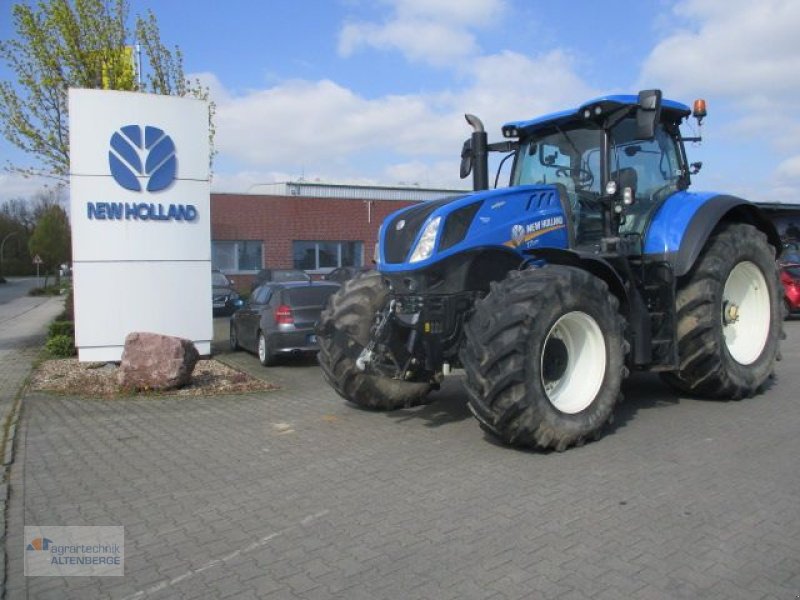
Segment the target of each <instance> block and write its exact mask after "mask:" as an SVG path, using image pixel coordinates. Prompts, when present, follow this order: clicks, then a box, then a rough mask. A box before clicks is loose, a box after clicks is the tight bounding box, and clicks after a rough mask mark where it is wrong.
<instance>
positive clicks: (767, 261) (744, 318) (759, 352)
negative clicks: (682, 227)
mask: <svg viewBox="0 0 800 600" xmlns="http://www.w3.org/2000/svg"><path fill="white" fill-rule="evenodd" d="M782 302H783V292H782V286H781V284H780V280H779V275H778V268H777V266H776V263H775V251H774V249H773V247H772V246H771V245H770V244H769V243H768V242H767V237H766V235H764V234H763V233H762V232H761V231H759V230H758V229H756V228H755V227H753V226H752V225H746V224H743V223H728V224H724V225H723V226H722V227H720V228H719V229H718V230H717V231H716V232H715V233H714V234H713V235H712V236H711V237H710V238H709V240H708V242H706V246H705V248H704V249H703V251H702V252H701V254H700V256H699V257H698V259H697V261H696V263H695V265H694V266H693V267H692V270H691V271H690V272H689V273H688V274H687V275H686V276H684V277H683V278H681V280H679V281H678V292H677V297H676V314H677V330H678V360H679V368H678V370H677V371H675V372H671V373H664V374H662V379H664V381H666V382H667V383H669V384H670V385H671V386H672V387H674V388H676V389H677V390H678V391H680V392H683V393H687V394H691V395H695V396H700V397H705V398H712V399H726V400H738V399H741V398H744V397H750V396H753V395H754V394H756V393H757V392H759V391H761V390H762V389H763V388H764V386H765V384H767V382H768V380H769V379H770V378H771V377H772V375H773V372H774V369H775V361H776V360H777V358H778V351H779V340H780V339H781V338H782V337H783V316H784V309H783V306H782V305H781V304H782Z"/></svg>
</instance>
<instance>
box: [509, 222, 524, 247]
mask: <svg viewBox="0 0 800 600" xmlns="http://www.w3.org/2000/svg"><path fill="white" fill-rule="evenodd" d="M524 240H525V226H524V225H514V226H513V227H512V228H511V242H513V245H514V246H519V245H520V244H521V243H522V242H523V241H524Z"/></svg>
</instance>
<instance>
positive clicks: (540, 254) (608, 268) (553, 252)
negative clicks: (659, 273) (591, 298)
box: [525, 248, 631, 315]
mask: <svg viewBox="0 0 800 600" xmlns="http://www.w3.org/2000/svg"><path fill="white" fill-rule="evenodd" d="M525 255H526V256H528V257H529V260H530V259H533V260H536V259H541V260H544V261H545V262H548V263H551V264H554V265H565V266H568V267H578V268H581V269H584V270H585V271H588V272H589V273H591V274H592V275H594V276H596V277H599V278H600V279H602V280H603V281H605V282H606V283H607V284H608V287H609V289H610V290H611V293H612V294H614V295H615V296H616V297H617V298H618V299H619V303H620V308H621V309H622V311H623V313H624V314H625V315H628V314H630V306H631V300H630V297H629V294H628V289H627V287H626V285H625V282H624V281H623V280H622V278H621V277H620V276H619V271H617V269H615V268H614V267H613V266H612V265H611V264H610V263H609V262H608V261H606V260H604V259H603V258H599V257H597V256H595V255H594V254H589V253H586V252H577V251H575V250H561V249H559V248H536V249H534V250H527V251H525Z"/></svg>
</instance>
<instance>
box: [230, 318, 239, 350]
mask: <svg viewBox="0 0 800 600" xmlns="http://www.w3.org/2000/svg"><path fill="white" fill-rule="evenodd" d="M229 341H230V344H231V350H232V351H233V352H236V351H237V350H239V349H240V348H241V346H240V345H239V336H238V334H237V333H236V325H235V324H234V322H233V321H231V333H230V337H229Z"/></svg>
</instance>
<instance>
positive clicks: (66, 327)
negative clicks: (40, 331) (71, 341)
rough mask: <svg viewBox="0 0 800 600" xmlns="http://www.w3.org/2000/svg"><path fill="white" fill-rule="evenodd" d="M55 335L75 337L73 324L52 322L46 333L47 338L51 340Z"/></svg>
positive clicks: (69, 322)
mask: <svg viewBox="0 0 800 600" xmlns="http://www.w3.org/2000/svg"><path fill="white" fill-rule="evenodd" d="M57 335H66V336H69V337H75V323H73V322H72V321H53V322H52V323H50V328H49V329H48V331H47V337H49V338H52V337H55V336H57Z"/></svg>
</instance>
